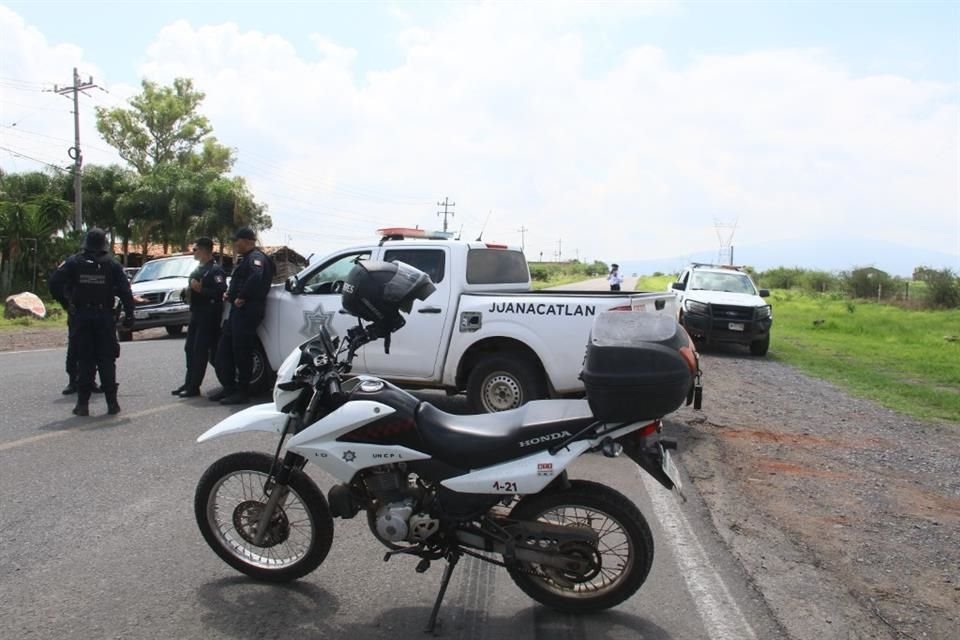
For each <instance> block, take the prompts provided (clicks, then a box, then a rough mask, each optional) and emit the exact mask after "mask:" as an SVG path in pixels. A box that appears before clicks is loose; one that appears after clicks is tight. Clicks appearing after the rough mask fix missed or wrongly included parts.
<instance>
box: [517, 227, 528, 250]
mask: <svg viewBox="0 0 960 640" xmlns="http://www.w3.org/2000/svg"><path fill="white" fill-rule="evenodd" d="M517 231H519V232H520V251H526V248H527V242H526V238H527V231H530V229H527V228H526V227H525V226H523V225H520V228H519V229H517Z"/></svg>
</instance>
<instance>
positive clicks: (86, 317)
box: [49, 227, 133, 416]
mask: <svg viewBox="0 0 960 640" xmlns="http://www.w3.org/2000/svg"><path fill="white" fill-rule="evenodd" d="M49 287H50V293H52V294H53V297H54V298H55V299H56V300H57V302H59V303H60V304H62V305H63V306H65V307H67V308H68V309H69V310H70V321H71V328H72V330H73V331H74V332H75V335H76V340H77V347H78V349H79V359H80V366H79V368H80V372H79V380H78V382H77V405H76V406H75V407H74V408H73V413H74V414H75V415H78V416H88V415H90V410H89V407H88V404H89V402H90V393H91V392H92V390H93V382H94V377H95V375H96V372H97V370H98V369H99V371H100V383H101V386H102V387H103V392H104V396H105V397H106V400H107V413H109V414H111V415H115V414H117V413H120V405H119V404H118V403H117V363H116V358H117V332H116V322H115V320H114V316H113V303H114V298H115V297H119V298H120V301H121V303H122V304H123V309H124V311H125V312H126V317H125V318H124V322H123V326H124V327H125V328H127V329H130V328H132V327H133V294H132V293H130V281H129V280H127V276H126V275H125V274H124V273H123V268H122V267H121V266H120V265H119V264H118V263H117V262H115V261H114V260H113V258H112V257H111V255H110V253H109V252H108V251H107V236H106V234H105V233H104V232H103V230H101V229H97V228H95V227H94V228H92V229H90V230H89V231H87V235H86V237H85V238H84V241H83V252H82V253H80V254H77V255H74V256H71V257H69V258H67V260H66V261H65V262H64V263H63V264H62V265H60V267H59V268H58V269H57V270H56V271H55V272H54V273H53V275H52V276H50V282H49Z"/></svg>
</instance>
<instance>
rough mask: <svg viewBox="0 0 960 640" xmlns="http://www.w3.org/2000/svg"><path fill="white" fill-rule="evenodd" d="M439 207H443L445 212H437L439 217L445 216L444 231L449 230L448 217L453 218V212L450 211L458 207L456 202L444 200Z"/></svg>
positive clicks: (439, 203)
mask: <svg viewBox="0 0 960 640" xmlns="http://www.w3.org/2000/svg"><path fill="white" fill-rule="evenodd" d="M437 206H438V207H443V211H437V215H438V216H439V215H441V214H442V215H443V230H444V232H446V230H447V216H451V217H452V216H453V215H454V214H453V211H450V209H452V208H453V207H455V206H457V203H456V202H450V198H444V199H443V202H438V203H437Z"/></svg>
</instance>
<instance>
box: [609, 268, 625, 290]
mask: <svg viewBox="0 0 960 640" xmlns="http://www.w3.org/2000/svg"><path fill="white" fill-rule="evenodd" d="M611 267H612V268H611V269H610V275H609V276H607V282H609V283H610V291H620V285H621V284H623V276H622V275H621V274H620V265H618V264H617V263H616V262H614V263H613V264H612V265H611Z"/></svg>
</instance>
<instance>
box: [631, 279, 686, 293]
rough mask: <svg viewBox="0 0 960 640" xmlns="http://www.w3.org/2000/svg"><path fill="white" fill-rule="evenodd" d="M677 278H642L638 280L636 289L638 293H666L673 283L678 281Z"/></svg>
mask: <svg viewBox="0 0 960 640" xmlns="http://www.w3.org/2000/svg"><path fill="white" fill-rule="evenodd" d="M676 279H677V277H676V276H640V277H639V278H637V285H636V286H635V287H634V289H636V290H637V291H666V290H667V287H668V286H670V283H671V282H674V281H676Z"/></svg>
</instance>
